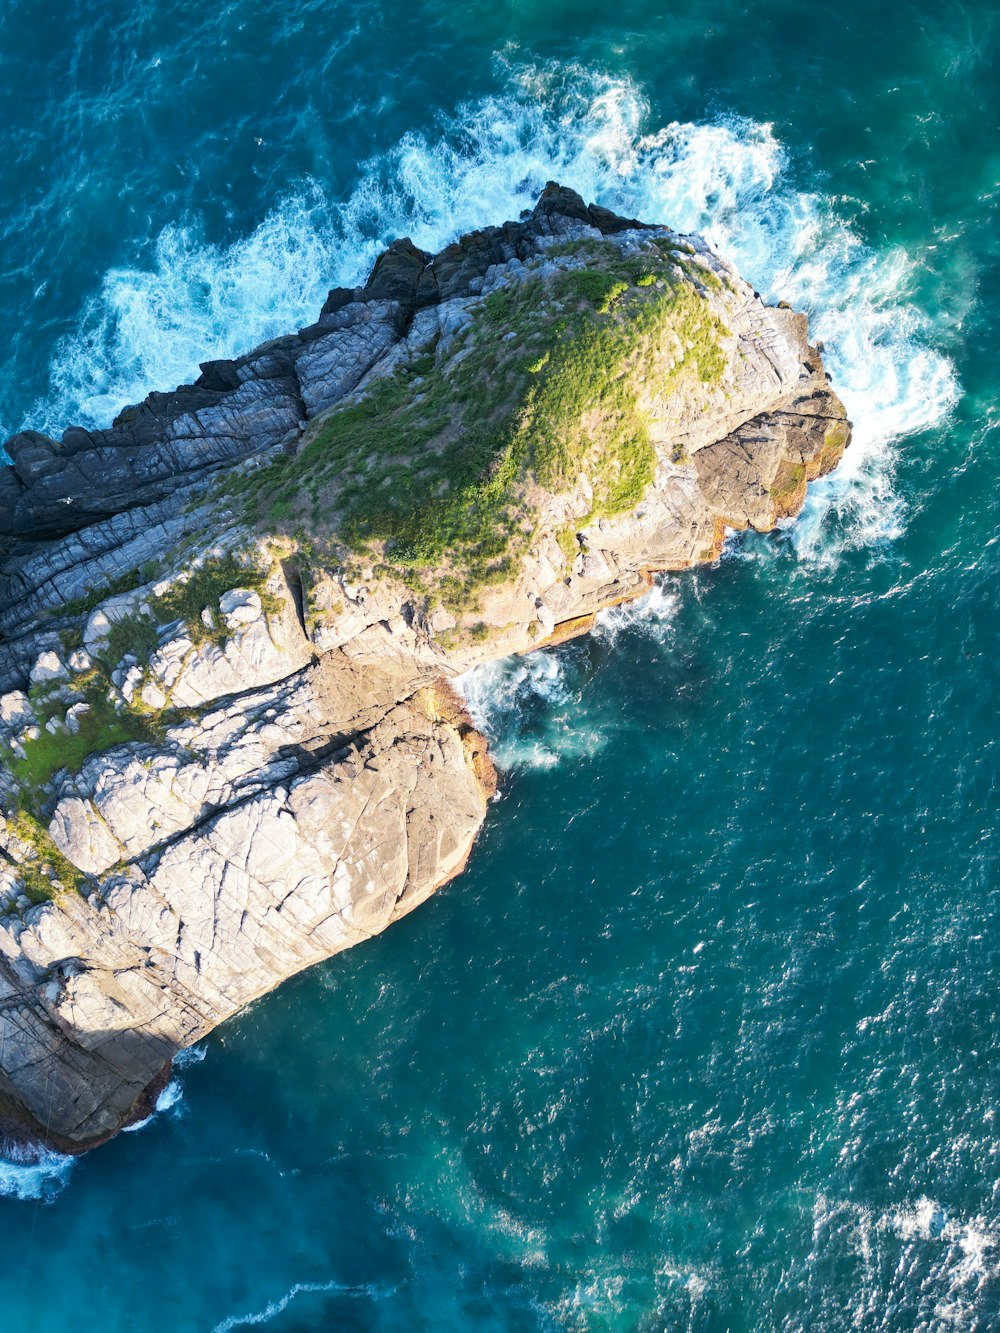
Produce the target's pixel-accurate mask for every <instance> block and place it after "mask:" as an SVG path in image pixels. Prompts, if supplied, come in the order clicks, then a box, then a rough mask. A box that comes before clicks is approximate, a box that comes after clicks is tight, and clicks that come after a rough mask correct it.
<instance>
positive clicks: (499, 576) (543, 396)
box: [238, 242, 725, 609]
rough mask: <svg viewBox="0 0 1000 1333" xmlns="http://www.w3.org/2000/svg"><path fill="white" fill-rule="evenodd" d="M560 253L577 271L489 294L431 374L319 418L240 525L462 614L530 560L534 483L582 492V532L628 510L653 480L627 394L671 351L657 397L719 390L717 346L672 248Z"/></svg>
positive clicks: (581, 247) (419, 367)
mask: <svg viewBox="0 0 1000 1333" xmlns="http://www.w3.org/2000/svg"><path fill="white" fill-rule="evenodd" d="M565 248H566V249H567V250H569V247H565ZM572 253H574V254H578V255H580V256H581V257H582V258H585V259H586V260H587V262H588V267H586V268H580V269H571V270H567V271H563V272H561V273H559V274H558V275H556V276H555V277H554V278H552V279H550V280H549V281H546V282H543V280H542V279H541V278H538V277H534V278H529V279H527V280H526V281H524V282H520V283H513V284H511V285H509V286H506V287H504V288H501V289H500V290H498V291H496V292H494V293H493V294H492V295H490V296H488V297H487V298H486V299H485V300H484V301H482V302H481V304H480V305H479V306H478V307H477V308H476V311H475V314H474V316H473V318H472V322H471V325H470V326H469V327H468V328H467V330H466V332H465V334H464V339H463V341H462V342H461V346H460V349H458V355H455V353H454V351H453V352H452V355H451V357H450V358H449V360H448V361H447V362H446V363H445V365H444V366H443V367H442V366H440V365H438V363H437V360H436V357H435V354H434V349H433V348H429V349H428V350H427V351H426V352H425V353H424V354H423V355H421V356H420V357H418V358H416V359H415V360H412V361H411V362H410V363H408V364H407V365H405V366H403V367H402V368H400V369H399V370H397V372H396V373H395V374H394V375H393V376H391V377H389V378H386V379H383V380H379V381H376V382H375V383H374V384H373V385H372V387H371V388H370V389H369V390H368V392H367V393H366V394H365V396H364V397H363V398H362V399H361V400H360V401H356V402H353V403H350V404H346V405H344V406H343V407H340V408H337V409H335V410H334V411H333V412H332V413H330V414H329V415H328V416H326V417H325V418H324V419H323V420H322V421H321V422H320V423H319V425H318V426H317V428H316V429H315V430H314V432H313V433H312V435H311V437H310V438H308V439H307V441H306V442H305V443H304V445H303V446H302V447H301V449H300V450H299V452H298V453H297V454H295V455H294V456H291V457H285V458H282V459H280V460H278V461H277V462H275V463H273V464H271V465H270V466H269V467H267V468H265V469H262V470H261V471H259V472H256V473H253V474H250V475H249V476H247V477H246V478H244V479H243V481H242V482H241V483H240V484H239V488H238V489H239V491H240V492H241V493H242V495H243V496H244V498H245V502H246V505H247V510H248V516H249V517H250V518H251V519H254V520H256V521H259V522H260V523H262V524H263V525H265V526H266V527H268V528H270V529H271V530H275V529H278V530H284V531H287V532H289V533H291V534H292V535H294V536H296V537H298V538H299V539H300V540H304V541H309V542H312V541H313V540H314V539H319V541H320V542H323V543H330V544H332V545H334V546H335V547H339V548H340V549H341V550H342V551H346V552H347V553H349V554H350V553H353V554H355V555H359V556H364V557H366V558H367V559H368V560H371V561H374V562H375V563H376V565H379V564H381V565H383V566H384V567H387V568H388V569H389V570H390V571H391V572H392V573H393V574H395V575H396V576H397V577H399V578H401V579H402V580H403V581H404V582H405V583H407V584H408V585H409V586H411V587H413V588H415V589H417V590H420V591H423V592H425V593H433V594H435V595H436V596H437V597H440V599H441V600H442V601H443V602H445V604H446V605H451V606H453V607H455V608H456V609H467V608H468V607H470V606H473V605H475V603H476V600H477V598H476V594H477V592H478V590H479V589H481V588H483V587H485V586H487V585H488V584H490V583H493V582H501V581H504V580H505V579H506V578H508V577H509V576H510V574H511V573H512V572H513V570H514V567H515V564H516V562H517V560H518V559H519V557H520V556H521V555H522V554H523V552H524V550H525V549H526V547H527V546H528V544H529V542H530V540H531V537H532V534H533V532H534V527H535V523H536V519H537V514H536V513H535V512H534V511H533V509H532V507H531V495H532V483H534V484H536V485H537V486H540V487H542V488H544V489H545V490H546V491H549V492H555V493H558V492H564V491H567V490H571V489H573V488H574V487H575V486H576V485H577V482H578V481H579V478H580V476H581V475H586V476H587V478H588V480H589V482H590V485H591V488H592V491H593V506H592V512H591V514H590V515H589V516H588V517H587V518H584V519H581V521H580V526H581V527H582V526H585V524H586V523H587V522H589V521H592V520H593V519H596V518H600V517H610V516H613V515H615V514H620V513H624V512H626V511H628V510H630V509H632V508H634V507H635V505H636V504H638V502H639V501H640V499H641V498H642V495H643V492H644V491H645V489H646V487H647V486H648V485H649V483H650V482H651V481H652V478H653V474H654V470H655V465H656V456H655V451H654V449H653V446H652V443H651V441H650V438H649V429H648V422H647V421H646V419H645V417H644V415H643V413H642V412H641V410H640V409H639V407H638V405H637V402H636V392H637V386H638V384H639V383H640V382H641V380H642V379H643V378H644V376H645V375H646V373H647V371H651V370H652V368H653V366H654V364H656V363H657V358H658V357H661V356H662V347H663V345H664V342H665V340H666V339H667V338H668V337H669V336H670V335H671V334H675V335H676V336H677V338H678V339H679V340H680V346H681V349H682V352H681V354H680V355H679V359H678V360H677V362H676V364H675V365H674V367H673V370H671V371H670V372H669V373H668V374H667V375H666V376H665V377H663V378H662V379H661V384H660V388H661V390H663V389H666V388H669V382H670V380H671V379H674V378H679V377H680V376H681V375H691V376H694V377H696V378H697V380H698V381H700V382H701V383H703V384H706V385H708V384H712V383H715V382H717V381H718V379H719V377H720V376H721V374H722V372H723V369H724V366H725V358H724V356H723V353H722V350H721V347H720V343H719V339H720V337H721V336H722V335H723V334H724V332H725V330H724V329H723V327H722V325H721V324H720V323H719V321H718V320H717V319H716V318H715V316H714V315H713V314H712V313H711V312H710V311H709V310H708V309H707V307H706V305H705V302H704V299H703V298H702V297H701V296H700V295H699V294H698V292H697V291H696V290H695V288H694V286H693V285H692V283H691V282H689V281H687V280H686V279H678V278H677V276H676V271H675V268H674V265H675V263H676V261H677V258H678V255H677V253H676V251H675V250H674V249H673V248H671V247H661V248H658V247H657V246H656V245H655V244H651V245H650V247H649V248H648V249H647V250H646V251H644V252H642V253H641V254H638V255H629V256H625V257H623V256H622V254H621V253H620V252H619V250H618V249H617V248H616V247H615V246H614V245H612V244H610V243H608V242H584V243H574V244H573V245H572ZM699 276H700V275H699Z"/></svg>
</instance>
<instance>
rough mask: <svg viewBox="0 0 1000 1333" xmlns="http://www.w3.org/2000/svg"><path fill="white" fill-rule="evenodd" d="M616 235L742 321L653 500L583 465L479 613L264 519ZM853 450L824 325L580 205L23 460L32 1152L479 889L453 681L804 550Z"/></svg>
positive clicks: (67, 1142) (651, 492)
mask: <svg viewBox="0 0 1000 1333" xmlns="http://www.w3.org/2000/svg"><path fill="white" fill-rule="evenodd" d="M595 243H600V244H602V245H604V244H610V245H612V246H613V247H615V248H616V252H617V253H619V254H620V255H621V256H623V257H624V258H626V259H627V258H629V257H630V256H635V257H638V260H641V258H642V256H643V255H644V254H646V253H647V252H649V247H650V246H651V245H654V244H658V243H662V244H665V245H667V246H668V247H675V248H676V254H677V256H678V265H679V266H678V270H677V271H678V274H679V275H680V276H679V278H678V280H679V281H680V280H683V281H684V282H685V283H686V284H687V285H688V287H689V288H690V290H691V291H692V292H694V293H696V294H697V297H698V300H699V301H701V302H704V305H705V309H706V310H708V311H710V312H711V315H712V318H713V320H716V321H718V327H720V328H721V329H722V330H723V334H722V335H720V343H719V347H720V356H721V367H720V369H719V370H718V373H717V374H716V375H715V377H714V379H713V381H712V383H711V384H710V385H709V384H708V383H707V382H706V381H703V380H698V379H697V378H692V377H685V376H683V375H678V374H676V373H674V369H673V368H674V367H675V366H676V364H679V363H681V362H682V361H683V358H684V356H685V355H686V351H685V348H684V347H683V346H670V347H665V348H664V349H662V352H661V353H657V356H658V358H659V359H657V358H656V357H654V359H653V361H652V362H651V364H652V365H653V366H654V368H656V373H653V374H647V375H644V376H643V377H637V378H636V381H635V383H634V385H631V384H630V392H632V393H633V394H634V397H635V400H636V402H637V403H638V404H639V406H640V407H641V411H642V414H643V420H644V422H646V423H647V424H648V434H649V439H650V441H651V442H652V445H653V448H654V450H655V467H654V468H653V469H652V470H651V474H650V477H649V479H648V480H647V482H646V484H645V485H644V488H643V490H642V493H641V497H640V498H639V500H638V503H635V504H633V505H631V506H630V507H629V508H628V509H627V510H625V511H621V512H605V513H598V511H597V508H596V506H595V505H594V503H593V494H594V487H595V480H594V477H593V475H590V473H588V469H587V467H585V466H584V467H581V468H580V470H579V474H578V475H576V476H574V477H573V478H571V480H570V482H569V483H568V484H567V485H565V486H563V487H562V488H561V489H559V490H558V491H555V490H553V491H544V490H543V489H540V488H538V487H535V488H534V489H533V490H532V504H533V506H534V507H533V511H532V512H533V515H534V518H533V526H532V530H531V534H530V540H528V541H527V542H526V545H525V547H524V549H523V550H519V551H518V554H517V559H516V561H515V562H514V563H513V565H512V567H511V568H510V569H509V570H507V571H506V573H505V574H504V576H503V577H498V578H494V579H493V580H491V581H489V582H487V583H486V584H484V586H483V587H482V588H481V589H480V590H479V592H478V595H477V597H476V599H475V603H474V605H472V606H468V605H466V606H462V605H450V604H448V603H447V600H446V599H442V600H439V599H436V598H435V597H433V596H421V595H419V594H418V593H415V592H414V587H413V585H412V584H408V583H407V582H406V580H405V578H404V577H403V576H402V575H400V574H399V573H398V571H397V572H393V570H392V569H391V568H389V569H387V568H385V567H384V566H383V565H380V563H379V561H378V559H376V558H375V557H374V556H373V555H372V553H371V551H370V550H369V551H362V552H361V553H360V554H358V553H353V554H352V553H350V552H347V551H346V550H343V549H340V548H336V547H331V546H330V545H327V547H326V548H324V553H323V554H322V555H320V556H316V555H315V552H314V549H313V547H311V546H310V545H309V544H308V543H307V542H305V541H304V540H303V539H301V538H300V537H298V536H295V535H294V533H290V532H289V530H288V529H287V526H286V527H285V528H282V529H281V530H277V529H276V530H273V531H272V530H269V529H268V528H267V525H266V523H265V524H263V525H262V523H261V522H260V521H250V520H249V519H248V518H247V516H246V514H245V513H244V512H243V511H242V510H241V509H240V506H239V503H238V501H237V500H236V499H234V496H235V495H236V494H237V490H236V489H235V488H234V485H233V483H234V482H235V481H241V482H242V481H246V479H250V481H251V482H252V479H253V477H254V476H256V475H257V469H259V468H260V467H265V466H267V465H268V464H270V463H272V462H273V461H274V460H276V459H277V460H281V459H285V458H292V459H294V458H295V457H297V455H298V451H299V450H300V449H303V448H304V447H305V446H306V445H307V444H308V442H309V441H310V440H312V439H314V438H315V432H316V431H317V429H319V428H320V427H321V426H322V424H323V422H324V421H326V420H327V419H328V418H329V414H330V413H331V412H336V411H337V410H338V408H339V406H340V405H343V404H344V403H345V402H348V403H355V402H359V401H364V397H365V395H366V394H367V393H370V392H371V391H372V390H373V387H374V386H377V385H378V384H379V383H381V382H383V381H386V380H387V379H388V378H389V377H391V376H392V375H393V374H394V373H396V372H397V371H398V370H399V368H400V367H403V368H405V367H406V366H408V365H411V364H414V363H416V362H417V361H418V360H419V359H420V358H423V359H424V360H427V358H428V357H429V356H432V357H433V358H434V363H435V366H436V367H437V368H438V369H440V368H441V367H444V370H445V372H447V369H448V366H449V365H450V364H452V363H454V364H457V363H458V361H459V359H460V358H461V357H462V356H463V355H464V354H466V353H465V352H463V348H466V350H467V342H466V341H463V340H465V339H466V338H467V334H468V330H469V328H470V327H471V324H472V321H474V319H475V318H476V313H477V311H479V310H480V309H481V307H482V303H483V302H484V301H485V300H487V299H488V298H489V297H490V296H491V294H493V293H496V292H501V291H503V290H504V289H505V288H511V287H513V286H515V285H517V284H523V283H525V282H527V281H529V280H532V279H537V280H538V281H540V282H541V283H542V284H543V286H544V284H545V283H551V282H552V281H553V280H558V279H559V277H560V275H561V274H565V273H566V272H577V271H579V270H580V269H581V268H586V264H587V262H588V261H587V259H586V255H587V253H588V251H587V249H586V247H587V246H588V245H591V244H595ZM574 246H575V247H577V249H575V250H574ZM580 247H582V248H580ZM581 255H582V256H583V258H581ZM504 336H507V335H505V334H504V332H503V330H502V329H500V330H498V331H497V332H496V337H498V338H500V337H504ZM428 349H430V351H428ZM654 350H655V349H654ZM660 367H662V368H663V374H662V376H661V375H660V374H659V370H658V368H660ZM585 424H586V423H585ZM849 438H850V426H849V423H848V422H847V421H846V418H845V413H844V409H843V406H842V404H841V403H840V400H839V399H838V398H837V396H836V394H835V392H834V391H833V389H832V388H831V386H830V384H829V382H828V379H827V376H826V374H825V373H824V370H823V366H822V360H821V356H820V354H819V352H818V351H817V350H816V349H815V348H813V347H810V345H809V342H808V332H807V325H806V320H805V317H804V316H802V315H799V314H796V313H795V312H794V311H792V310H790V309H787V308H784V307H768V306H766V305H764V304H763V303H762V302H761V300H760V299H759V297H757V295H756V294H755V293H754V292H753V290H752V288H750V287H749V286H748V285H747V284H746V283H745V282H744V281H743V280H742V279H741V278H740V277H739V275H738V274H737V273H736V272H735V270H733V269H732V267H731V266H730V265H729V264H728V263H727V262H726V261H725V260H724V259H722V258H721V257H719V256H718V255H716V254H715V253H714V252H713V251H712V250H711V249H710V248H709V247H708V246H707V245H706V244H705V243H704V242H702V241H700V240H699V239H698V238H697V237H679V236H676V235H675V234H674V233H672V232H670V231H669V230H668V229H667V228H664V227H652V226H649V225H646V224H641V223H638V222H635V221H633V220H630V219H625V218H620V217H617V216H616V215H614V214H612V213H610V212H608V211H607V210H604V209H601V208H597V207H596V206H590V207H588V206H587V205H586V204H585V203H584V201H583V200H582V199H580V197H579V196H577V195H575V194H574V193H573V192H572V191H569V190H566V189H563V188H561V187H559V186H555V185H550V186H549V187H547V188H546V190H545V192H544V193H543V195H542V197H541V199H540V200H539V203H538V205H537V206H536V208H535V210H534V211H533V212H532V213H531V214H530V215H527V216H525V217H523V218H522V219H521V220H520V221H518V222H508V223H504V224H503V225H502V226H498V227H492V228H487V229H485V230H484V231H481V232H477V233H474V234H472V235H471V236H466V237H463V238H462V239H461V240H459V241H457V242H456V243H455V244H453V245H450V246H448V247H446V249H445V250H443V251H442V252H441V253H440V254H438V255H434V256H432V255H429V254H426V253H425V252H423V251H421V250H419V249H417V248H416V247H415V246H414V245H412V243H411V242H409V241H399V242H396V243H395V244H394V245H392V246H391V247H390V248H389V249H388V250H387V251H386V252H385V253H384V254H383V255H382V256H381V257H380V259H379V260H378V262H377V263H376V265H375V268H374V270H373V272H372V275H371V277H370V279H369V281H368V283H367V285H366V286H365V287H364V288H359V289H356V290H343V289H337V290H336V291H333V292H331V293H330V297H329V299H328V301H327V302H326V305H325V306H324V308H323V311H322V312H321V313H320V315H319V317H318V319H317V322H316V323H315V324H313V325H310V326H309V327H307V328H305V329H302V330H300V331H299V332H297V333H294V334H291V335H289V336H288V337H285V338H280V339H277V340H276V341H274V342H271V343H269V344H267V345H265V346H264V347H261V348H257V349H256V350H254V351H253V352H250V353H248V354H247V355H246V356H244V357H241V358H239V359H236V360H233V361H222V362H212V363H206V364H205V365H204V366H203V367H202V373H201V376H200V377H199V379H198V380H197V381H196V383H195V384H193V385H188V386H182V387H181V388H179V389H177V390H175V391H174V392H172V393H153V394H151V395H150V396H149V398H147V399H146V401H145V402H143V403H142V404H139V405H138V406H136V407H133V408H128V409H126V410H125V411H124V412H122V413H121V414H120V415H119V417H118V418H117V419H116V421H115V422H114V424H113V425H112V426H111V427H109V428H108V429H107V430H100V431H86V430H82V429H79V428H70V429H69V430H67V431H66V432H65V433H64V435H63V437H62V439H61V440H59V441H56V440H53V439H49V438H48V437H46V436H42V435H39V434H38V433H36V432H23V433H22V434H20V435H18V436H15V437H14V438H13V439H12V440H10V441H9V442H8V443H7V446H6V447H7V450H8V453H9V454H10V457H11V458H12V460H13V461H12V464H11V465H10V466H6V467H3V468H0V1133H5V1134H7V1135H17V1136H20V1137H23V1138H29V1139H35V1140H41V1141H45V1142H47V1143H50V1144H53V1145H55V1146H57V1147H59V1148H62V1149H64V1150H69V1151H82V1150H85V1149H86V1148H89V1147H92V1146H94V1145H95V1144H97V1143H100V1142H102V1141H103V1140H104V1139H106V1138H107V1137H109V1136H110V1135H111V1134H113V1133H115V1132H116V1130H118V1129H119V1128H120V1127H121V1126H122V1125H123V1124H126V1123H129V1122H130V1121H131V1120H133V1119H135V1118H136V1117H138V1116H141V1115H142V1114H144V1113H146V1111H148V1106H149V1100H150V1096H151V1091H150V1090H151V1089H154V1090H155V1088H156V1087H157V1086H158V1080H161V1079H162V1077H163V1071H164V1069H165V1068H166V1067H168V1066H169V1062H170V1060H171V1059H172V1058H173V1056H174V1055H176V1054H177V1053H178V1051H180V1050H182V1049H184V1048H185V1047H187V1046H189V1045H191V1044H192V1043H193V1042H196V1041H198V1040H200V1039H201V1038H202V1037H204V1036H205V1035H206V1034H207V1033H208V1032H210V1031H211V1030H212V1029H213V1028H214V1027H216V1026H217V1025H218V1024H219V1023H221V1022H224V1021H225V1020H226V1019H227V1018H229V1017H231V1016H232V1015H233V1014H235V1013H237V1012H238V1011H239V1010H240V1009H241V1008H242V1007H244V1006H245V1005H246V1004H248V1003H249V1002H250V1001H251V1000H253V999H255V998H256V997H257V996H259V995H262V994H263V993H265V992H267V991H268V990H270V989H272V988H273V987H275V986H276V985H278V984H279V983H280V982H281V981H282V980H284V979H285V978H286V977H288V976H290V975H292V974H294V973H296V972H298V971H300V970H301V969H302V968H305V967H308V966H310V965H311V964H312V963H315V962H318V961H320V960H322V959H325V958H328V957H330V956H331V955H332V954H335V953H337V952H338V951H339V950H341V949H345V948H348V947H350V946H352V945H354V944H357V943H359V942H361V941H363V940H365V939H367V938H368V937H369V936H371V935H373V934H376V933H378V932H379V931H381V930H383V929H385V927H386V926H387V925H389V924H390V923H391V922H393V921H394V920H396V919H397V918H398V917H400V916H402V915H403V914H404V913H406V912H408V911H410V910H411V909H412V908H413V907H416V906H417V905H418V904H419V903H421V902H422V901H423V900H424V899H425V898H426V897H427V896H428V895H429V894H430V893H432V892H433V891H434V890H435V889H436V888H438V887H439V886H440V885H441V884H443V883H444V882H446V881H447V880H448V879H450V878H452V877H453V876H454V875H455V874H457V873H458V872H459V870H460V869H461V867H462V866H463V865H464V863H465V860H466V858H467V856H468V854H469V851H470V848H471V846H472V844H473V841H474V839H475V836H476V834H477V832H478V830H479V828H480V826H481V824H482V822H483V819H484V817H485V813H486V809H487V803H488V800H489V797H490V796H491V795H492V793H493V790H494V784H495V779H494V775H493V771H492V766H491V764H490V762H489V758H488V755H487V753H486V746H485V742H484V741H483V739H482V737H480V736H479V735H478V734H477V733H476V731H475V730H474V728H473V726H472V724H471V722H470V720H469V718H468V717H467V715H466V714H465V713H464V711H463V708H462V705H461V702H460V700H459V698H458V697H457V696H456V695H455V693H454V692H453V691H452V689H451V688H450V686H449V685H448V682H449V681H450V680H453V679H454V678H455V677H456V676H458V675H460V674H461V673H462V672H464V671H466V670H468V669H469V668H470V667H471V666H473V665H475V664H477V663H480V662H483V661H486V660H489V659H490V658H495V657H498V656H501V655H504V654H507V653H511V652H525V651H528V650H530V649H533V648H537V647H539V646H542V645H544V644H545V643H553V642H558V641H560V640H561V639H562V638H565V637H567V636H568V635H570V634H573V633H578V632H582V631H584V630H586V629H587V628H588V627H589V625H590V624H591V623H592V618H593V616H594V614H595V613H596V612H597V611H598V610H600V609H601V608H602V607H604V606H608V605H611V604H613V603H615V602H619V601H622V600H625V599H627V598H630V597H635V596H638V595H640V594H641V593H642V592H643V591H644V590H645V589H646V588H647V587H648V586H649V580H650V573H651V571H655V570H666V569H681V568H684V567H687V566H690V565H693V564H696V563H698V562H701V561H706V560H712V559H714V558H716V557H717V555H718V553H719V551H720V549H721V543H722V540H723V536H724V533H725V530H726V528H727V527H730V528H745V527H752V528H755V529H757V530H760V531H766V530H768V529H770V528H772V527H773V526H774V525H775V523H776V522H778V521H779V520H780V519H782V518H783V517H786V516H789V515H792V514H794V513H795V512H796V511H797V510H798V509H799V508H800V506H801V504H802V502H803V499H804V496H805V490H806V486H807V483H808V482H809V481H810V480H812V479H813V478H815V477H817V476H819V475H821V474H823V473H825V472H828V471H829V470H830V469H831V468H833V467H834V466H836V464H837V462H838V461H839V459H840V457H841V455H842V453H843V450H844V447H845V446H846V445H847V443H848V442H849ZM261 475H263V474H261ZM302 507H303V510H304V509H305V507H306V506H305V502H304V500H303V506H302ZM338 551H339V553H338ZM244 571H245V572H244Z"/></svg>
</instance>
